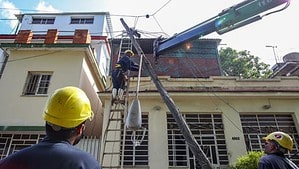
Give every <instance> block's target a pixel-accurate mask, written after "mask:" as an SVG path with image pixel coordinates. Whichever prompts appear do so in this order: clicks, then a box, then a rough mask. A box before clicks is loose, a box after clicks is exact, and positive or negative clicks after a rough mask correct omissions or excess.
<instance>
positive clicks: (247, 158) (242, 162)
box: [230, 151, 264, 169]
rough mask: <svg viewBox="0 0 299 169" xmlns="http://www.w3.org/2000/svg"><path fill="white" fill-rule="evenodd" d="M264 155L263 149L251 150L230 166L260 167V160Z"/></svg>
mask: <svg viewBox="0 0 299 169" xmlns="http://www.w3.org/2000/svg"><path fill="white" fill-rule="evenodd" d="M263 155H264V152H263V151H249V152H248V153H247V154H246V155H244V156H241V157H240V158H238V160H237V162H236V164H235V165H234V166H230V169H258V162H259V160H260V158H261V157H262V156H263Z"/></svg>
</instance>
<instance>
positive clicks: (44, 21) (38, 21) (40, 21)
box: [32, 17, 55, 24]
mask: <svg viewBox="0 0 299 169" xmlns="http://www.w3.org/2000/svg"><path fill="white" fill-rule="evenodd" d="M54 21H55V18H52V17H51V18H40V17H37V18H32V24H54Z"/></svg>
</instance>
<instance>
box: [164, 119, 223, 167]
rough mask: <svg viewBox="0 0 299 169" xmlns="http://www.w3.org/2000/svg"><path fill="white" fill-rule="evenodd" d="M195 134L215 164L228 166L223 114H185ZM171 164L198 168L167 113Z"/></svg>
mask: <svg viewBox="0 0 299 169" xmlns="http://www.w3.org/2000/svg"><path fill="white" fill-rule="evenodd" d="M183 116H184V118H185V120H186V123H187V124H188V126H189V128H190V130H191V132H192V134H193V136H194V137H195V139H196V141H197V142H198V144H199V145H200V147H201V149H202V150H203V152H204V153H205V155H206V156H207V157H208V159H209V161H210V162H211V163H212V164H213V166H217V167H221V166H228V155H227V148H226V143H225V137H224V128H223V123H222V115H221V114H183ZM167 133H168V159H169V166H172V167H188V168H190V169H196V168H198V167H199V166H197V164H198V163H197V162H196V160H195V157H194V156H193V154H192V152H191V151H190V150H189V147H188V145H187V144H186V141H185V139H184V137H183V135H182V133H181V131H180V129H179V128H178V126H177V123H176V121H175V119H174V118H173V117H172V115H171V114H167Z"/></svg>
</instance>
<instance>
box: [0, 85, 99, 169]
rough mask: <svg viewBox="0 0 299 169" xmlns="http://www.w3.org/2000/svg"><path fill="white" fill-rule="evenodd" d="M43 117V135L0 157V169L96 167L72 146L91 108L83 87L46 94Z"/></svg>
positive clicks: (91, 158)
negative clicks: (23, 146) (39, 139)
mask: <svg viewBox="0 0 299 169" xmlns="http://www.w3.org/2000/svg"><path fill="white" fill-rule="evenodd" d="M43 117H44V120H45V121H46V122H45V123H46V124H45V128H46V137H45V138H44V139H43V140H42V141H41V142H40V143H38V144H35V145H33V146H31V147H28V148H25V149H22V150H20V151H18V152H16V153H13V154H11V155H10V156H7V157H6V158H4V159H2V160H1V161H0V169H9V168H11V169H21V168H22V169H23V168H26V169H27V168H28V169H29V168H30V169H40V168H42V169H61V168H63V169H74V168H82V169H89V168H93V169H100V168H101V167H100V166H99V162H97V161H96V159H95V158H94V157H92V156H91V155H90V154H88V153H87V152H85V151H82V150H79V149H77V148H75V147H74V146H73V145H75V144H77V143H78V142H79V141H80V139H81V138H82V136H83V130H84V128H85V124H84V123H85V121H86V120H88V119H92V117H93V112H92V110H91V105H90V101H89V99H88V97H87V96H86V94H85V93H84V91H83V90H81V89H80V88H77V87H73V86H67V87H63V88H60V89H57V90H56V91H55V92H54V93H53V94H52V95H51V96H50V98H49V100H48V102H47V104H46V107H45V110H44V115H43Z"/></svg>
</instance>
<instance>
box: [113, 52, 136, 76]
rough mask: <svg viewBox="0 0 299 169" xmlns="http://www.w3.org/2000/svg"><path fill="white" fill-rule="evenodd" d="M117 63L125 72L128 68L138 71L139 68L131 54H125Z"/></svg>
mask: <svg viewBox="0 0 299 169" xmlns="http://www.w3.org/2000/svg"><path fill="white" fill-rule="evenodd" d="M117 64H120V65H121V69H122V71H123V72H126V71H128V70H131V71H138V70H139V65H138V64H137V63H135V62H133V61H132V60H131V59H130V57H129V56H127V55H124V56H123V57H122V58H121V59H120V60H119V61H118V62H117Z"/></svg>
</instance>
